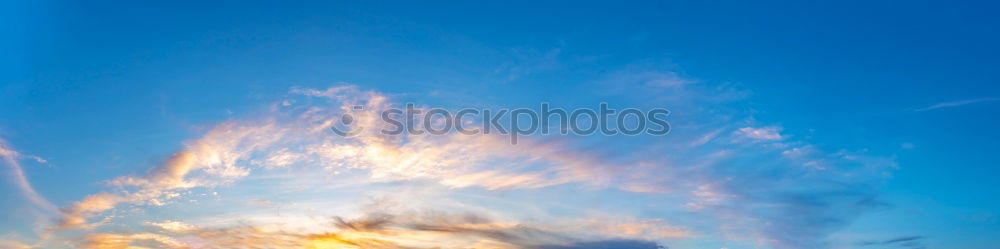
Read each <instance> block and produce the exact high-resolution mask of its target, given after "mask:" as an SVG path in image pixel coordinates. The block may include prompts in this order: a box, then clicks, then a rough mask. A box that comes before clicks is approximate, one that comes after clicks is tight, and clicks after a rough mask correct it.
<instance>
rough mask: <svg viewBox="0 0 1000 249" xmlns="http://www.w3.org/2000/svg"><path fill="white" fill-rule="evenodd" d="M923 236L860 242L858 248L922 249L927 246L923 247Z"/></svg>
mask: <svg viewBox="0 0 1000 249" xmlns="http://www.w3.org/2000/svg"><path fill="white" fill-rule="evenodd" d="M924 239H926V237H924V236H904V237H899V238H894V239H888V240H882V241H862V242H858V246H891V247H901V248H911V249H924V248H927V246H925V245H924V243H923V242H924Z"/></svg>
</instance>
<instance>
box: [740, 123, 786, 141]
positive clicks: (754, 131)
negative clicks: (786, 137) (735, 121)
mask: <svg viewBox="0 0 1000 249" xmlns="http://www.w3.org/2000/svg"><path fill="white" fill-rule="evenodd" d="M736 133H737V134H739V135H741V136H744V137H748V138H752V139H758V140H772V141H773V140H781V139H782V138H783V137H782V136H781V127H776V126H771V127H761V128H753V127H743V128H740V129H739V130H737V131H736Z"/></svg>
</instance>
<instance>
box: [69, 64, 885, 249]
mask: <svg viewBox="0 0 1000 249" xmlns="http://www.w3.org/2000/svg"><path fill="white" fill-rule="evenodd" d="M617 75H629V74H628V73H627V72H622V73H618V74H617ZM616 82H622V83H628V82H635V84H637V86H636V87H639V88H641V89H645V88H648V87H649V84H648V81H647V80H645V78H643V77H639V78H636V77H625V78H623V79H620V80H617V81H616ZM698 85H700V84H680V85H675V86H671V87H666V88H665V89H664V90H663V91H659V92H656V93H657V94H679V95H683V96H684V97H685V98H684V99H685V100H692V99H693V101H690V102H692V103H704V105H705V106H709V107H701V109H699V110H706V111H705V112H704V113H708V114H706V115H704V116H688V117H686V118H690V119H691V120H694V121H689V122H692V123H693V122H700V123H699V124H700V126H695V125H691V124H687V123H684V122H683V121H680V122H678V123H677V124H678V126H677V127H684V128H685V129H687V128H688V127H699V128H697V129H689V130H688V132H686V133H673V134H672V137H671V140H670V142H671V143H664V144H653V145H651V146H649V148H651V149H655V151H654V150H650V151H640V152H646V153H639V152H636V153H626V154H622V155H616V156H608V155H600V154H595V153H590V152H589V151H587V150H583V149H580V148H577V147H573V146H571V144H567V143H566V142H565V141H558V142H557V141H548V140H543V139H538V138H526V139H525V140H524V141H523V142H522V143H519V144H518V145H511V144H510V143H509V142H508V140H507V138H506V137H495V136H491V135H475V136H470V135H463V134H450V135H441V136H416V135H413V136H410V135H401V136H386V135H383V134H379V133H378V132H377V131H378V130H380V128H381V127H380V125H384V124H381V122H379V115H378V114H379V113H380V112H381V111H382V110H385V109H387V108H389V107H391V106H393V105H394V103H393V102H392V99H390V98H389V97H388V96H387V95H384V94H381V93H378V92H375V91H371V90H361V89H359V88H358V87H356V86H350V85H341V86H335V87H331V88H328V89H307V88H296V89H294V90H292V91H291V95H289V96H288V98H294V99H295V100H293V101H287V100H278V101H276V102H275V105H274V106H273V108H272V109H270V110H268V111H267V112H264V113H262V114H260V117H258V118H251V119H246V120H232V121H228V122H225V123H221V124H218V125H216V126H215V127H214V128H212V129H211V130H209V131H208V132H207V133H206V134H204V135H203V136H202V137H200V138H197V139H193V140H190V141H188V142H186V143H185V146H184V148H183V149H182V150H180V151H177V152H175V153H174V154H173V155H172V156H171V157H169V158H168V159H167V160H165V162H163V163H162V164H161V165H159V166H158V167H155V168H154V169H151V170H150V171H149V173H147V174H144V175H138V176H121V177H117V178H114V179H112V180H110V181H108V182H107V183H108V184H109V185H111V186H113V187H115V189H114V190H109V191H107V192H101V193H97V194H93V195H90V196H88V197H86V198H84V199H83V200H80V201H78V202H76V203H74V204H72V205H70V206H68V207H66V208H64V209H63V211H62V214H63V215H62V222H61V223H60V226H59V228H60V229H93V230H91V231H85V233H91V234H92V236H90V237H88V238H89V240H88V242H86V243H84V245H99V244H100V243H103V242H102V241H111V242H115V243H119V242H121V241H125V243H126V244H132V243H139V244H141V243H160V244H177V243H179V244H180V245H188V244H189V243H195V245H213V243H222V244H224V245H232V244H231V243H244V242H246V243H250V242H253V243H289V244H287V245H294V246H301V245H303V244H302V243H314V242H317V241H318V242H319V243H326V244H328V245H335V244H336V243H341V242H342V241H348V240H350V241H354V242H352V243H357V244H356V245H366V246H370V247H363V248H379V247H377V246H390V245H391V246H390V247H392V246H397V247H394V248H398V247H402V245H407V246H410V245H412V246H413V247H431V246H441V245H449V244H429V243H428V242H427V241H428V240H418V241H413V239H414V238H416V237H408V236H417V237H419V238H427V236H432V237H434V236H437V237H442V236H444V237H449V236H451V237H454V238H455V239H454V241H455V242H454V243H455V244H454V245H461V246H465V247H470V246H475V247H482V248H584V247H585V246H588V245H603V244H601V243H605V244H607V243H611V244H615V243H619V244H616V245H626V244H627V245H632V246H640V247H637V248H642V247H641V246H642V245H650V244H649V243H650V242H649V241H669V240H674V239H688V238H691V237H694V236H695V234H697V235H703V234H712V233H715V234H712V235H714V236H717V237H720V238H722V237H724V238H727V239H733V240H743V241H752V242H753V243H757V242H759V241H766V242H765V244H767V245H768V246H770V247H774V248H823V247H824V246H825V243H824V240H825V238H826V236H827V235H829V234H830V233H832V232H833V231H836V230H837V229H840V228H842V227H844V226H846V225H847V224H849V223H850V221H851V220H852V219H853V218H854V217H857V216H858V215H860V214H861V213H864V212H865V211H867V210H870V209H872V208H874V207H877V206H879V205H880V202H878V200H877V199H876V198H875V196H876V195H877V191H876V190H874V189H871V187H869V186H872V185H877V184H874V183H877V181H879V180H880V179H881V177H884V176H885V175H887V174H886V170H890V169H892V168H893V166H894V162H892V161H891V160H887V159H883V158H879V157H873V156H866V155H864V154H863V153H850V152H846V151H838V152H835V153H829V152H824V151H822V150H819V149H814V147H812V146H810V145H809V144H808V143H806V142H804V141H795V140H794V139H792V138H793V136H791V135H786V134H782V133H781V127H779V126H776V125H753V126H742V128H736V127H733V126H731V125H730V124H731V123H732V122H734V118H733V117H734V116H738V115H737V114H735V113H736V112H733V111H731V110H726V109H718V108H720V107H719V106H723V105H718V104H717V103H716V102H713V101H729V100H732V99H734V98H715V97H712V96H711V94H707V93H701V92H703V91H704V90H701V89H696V88H697V87H699V86H698ZM622 87H626V88H627V87H628V86H627V85H626V86H622ZM686 87H690V88H686ZM634 92H640V93H641V92H643V91H634ZM690 93H697V94H690ZM699 96H707V97H699ZM699 98H700V99H699ZM660 99H667V100H673V98H669V97H662V96H660ZM688 104H689V105H691V104H690V103H688ZM357 105H364V106H365V108H363V109H362V110H357V109H355V108H352V107H353V106H357ZM709 108H716V109H709ZM348 112H350V113H351V114H353V115H354V117H355V123H356V124H357V125H358V126H362V127H366V130H365V131H366V132H362V133H361V134H359V135H357V136H353V137H340V136H335V135H332V134H329V132H328V130H327V129H328V128H329V127H330V125H331V124H333V123H334V122H336V121H338V118H340V117H342V116H343V115H344V114H345V113H348ZM720 113H722V114H720ZM723 114H724V115H723ZM747 120H753V118H752V117H748V116H743V117H742V118H741V119H739V121H740V122H743V123H754V122H748V121H747ZM367 131H370V132H367ZM719 134H732V135H733V137H735V138H738V139H716V137H718V136H719ZM795 148H811V149H809V150H805V149H798V150H796V149H795ZM664 151H667V152H669V153H664ZM789 151H795V153H794V156H790V152H789ZM809 163H812V164H817V165H822V167H802V165H804V164H809ZM303 168H315V169H322V170H323V171H325V172H328V173H330V174H331V175H336V174H338V172H360V174H351V175H350V176H351V177H350V178H333V176H330V177H331V178H330V179H327V180H331V179H335V180H337V181H353V182H360V183H359V184H362V185H366V186H368V185H376V184H382V183H391V184H400V185H401V186H411V187H412V186H414V185H402V184H416V183H422V184H423V183H426V184H430V185H433V186H438V187H440V188H442V189H444V190H441V191H443V193H441V195H442V196H435V197H434V199H435V200H436V201H435V202H434V203H432V205H431V206H433V205H443V204H444V203H452V202H454V204H453V205H451V206H452V207H453V208H454V209H455V210H480V211H483V212H487V213H491V214H495V215H497V216H499V217H501V218H502V219H501V220H503V221H502V222H492V221H490V222H486V221H483V219H481V217H479V218H475V217H472V218H470V217H465V218H462V217H461V216H455V215H443V216H431V217H436V218H435V219H431V220H427V217H428V216H425V215H399V214H395V215H393V216H392V217H391V219H389V221H379V220H378V219H375V220H371V219H369V220H366V221H365V222H362V223H357V222H339V221H338V222H334V223H336V224H339V225H336V226H333V227H328V228H329V229H324V228H323V227H322V226H320V227H313V229H305V230H301V231H295V232H289V231H288V230H281V231H267V230H262V229H258V227H253V229H242V228H241V227H239V226H238V224H239V222H235V223H237V224H233V223H234V221H233V220H229V221H228V223H226V222H223V223H222V224H216V225H215V226H213V227H214V228H211V229H207V230H206V229H205V228H201V226H200V223H198V222H192V223H190V224H193V225H190V226H189V225H187V224H189V223H180V222H176V223H174V222H172V221H171V222H165V221H162V220H163V219H162V218H158V219H155V220H161V221H160V222H150V221H149V220H140V221H139V222H138V223H139V224H141V227H145V228H149V226H154V227H157V228H160V229H161V230H162V231H161V232H160V233H149V232H136V230H131V231H133V233H110V232H107V229H104V230H101V228H102V226H103V225H105V224H114V222H122V224H117V225H124V224H125V223H127V222H125V221H113V220H112V221H109V219H110V217H113V216H114V215H113V214H114V213H115V212H116V211H121V212H126V211H124V210H125V209H124V208H121V207H123V206H128V205H130V206H131V207H132V208H131V209H136V208H138V209H142V208H146V207H148V206H165V205H172V204H171V203H176V200H179V199H183V198H189V197H191V196H193V195H195V193H196V191H197V190H199V189H209V188H223V187H228V186H229V184H232V183H234V182H238V181H241V180H246V179H245V178H248V177H249V176H252V175H255V174H256V175H265V174H274V173H275V172H277V171H281V172H290V173H287V175H288V177H289V178H290V181H296V182H298V181H301V180H303V179H306V178H308V177H310V176H306V175H307V174H311V173H301V172H299V173H295V172H296V171H299V170H302V169H303ZM819 168H822V170H819ZM309 172H315V171H309ZM329 183H330V182H323V183H320V184H329ZM300 184H304V183H300ZM421 186H423V185H421ZM278 187H279V186H273V187H272V188H271V189H278ZM301 187H302V188H306V189H307V188H312V187H317V186H314V185H303V186H301ZM394 189H395V188H394ZM398 189H406V188H405V187H399V188H398ZM398 189H396V190H398ZM396 190H394V191H396ZM439 190H440V189H439ZM520 191H526V192H529V193H534V192H540V193H541V192H548V191H572V192H574V193H576V192H580V191H616V193H620V195H623V196H624V195H627V196H633V195H634V196H639V197H642V198H652V197H651V196H657V197H656V198H660V197H661V196H658V195H662V198H663V200H660V201H656V202H655V203H650V204H649V205H650V206H657V207H662V208H670V209H677V210H682V211H683V212H684V213H685V215H684V216H696V217H699V218H698V219H699V220H713V221H717V222H718V224H714V225H715V226H717V227H716V228H713V229H708V230H702V231H698V230H693V229H692V228H689V227H688V226H685V225H686V224H675V223H672V222H666V221H665V220H663V219H661V218H662V217H660V218H652V219H649V218H647V219H639V218H636V217H635V213H630V212H628V211H622V210H615V211H614V212H620V213H619V214H616V215H615V216H612V217H615V218H611V219H587V218H581V217H587V216H588V214H592V213H593V212H596V211H593V210H588V209H589V208H590V207H586V206H585V205H581V207H574V208H573V209H580V211H579V212H580V213H578V214H575V215H570V214H566V215H551V214H549V215H544V212H543V211H537V210H546V209H552V210H566V209H567V207H566V206H572V205H574V204H570V203H564V202H569V201H572V199H573V198H568V197H569V196H574V195H566V194H565V193H562V194H558V195H554V197H552V198H551V199H547V200H546V201H544V202H540V201H534V202H532V201H525V202H524V203H519V204H518V206H528V207H532V208H526V209H528V210H532V211H530V212H542V213H543V215H539V216H529V217H525V216H518V215H516V214H513V213H510V212H506V211H505V210H502V209H491V208H490V205H493V204H497V203H483V202H482V201H471V202H470V201H462V200H460V198H459V197H457V196H451V195H450V194H453V193H456V192H466V193H463V194H462V195H459V196H465V197H463V198H467V195H468V193H467V192H477V193H492V194H496V193H507V192H513V193H517V192H520ZM595 193H596V192H595ZM420 194H421V195H424V194H426V193H420ZM213 196H214V195H213ZM560 196H565V197H567V198H565V199H560V198H561V197H560ZM260 197H261V198H265V199H267V200H281V201H275V202H271V203H270V204H272V205H246V203H248V201H250V203H253V201H252V199H243V200H241V201H239V202H236V203H238V205H239V206H241V207H242V208H272V209H276V210H277V209H280V208H282V205H283V204H284V203H288V202H287V201H285V200H283V199H284V198H279V199H274V198H271V197H274V196H266V195H265V196H260ZM282 197H284V196H282ZM422 198H428V197H426V196H422ZM258 200H263V199H259V198H258ZM191 201H194V200H191ZM173 205H183V204H182V203H176V204H173ZM300 205H302V204H300ZM506 205H510V204H506ZM322 208H327V207H324V206H308V207H307V208H306V209H308V210H314V209H322ZM131 209H130V210H131ZM535 209H537V210H535ZM365 211H367V210H365ZM283 212H287V211H283ZM309 212H313V211H309ZM102 217H103V218H102ZM139 217H142V216H139ZM535 217H542V218H539V219H540V220H543V221H544V222H547V223H552V224H561V226H562V227H567V228H581V229H576V230H572V229H570V230H566V229H555V228H552V227H545V226H539V225H538V224H537V223H532V222H525V220H531V219H533V218H535ZM240 218H252V217H249V216H241V217H237V218H234V219H235V220H239V219H240ZM369 218H371V217H369ZM140 219H141V218H140ZM276 219H277V220H283V219H288V216H287V215H286V216H282V217H279V218H276ZM170 220H184V219H178V218H172V217H171V218H170ZM487 220H490V219H487ZM109 222H111V223H109ZM326 223H329V221H327V222H326ZM181 224H184V225H183V226H182V225H181ZM689 224H698V223H697V222H692V223H689ZM173 228H184V229H180V231H184V232H178V231H171V229H173ZM195 228H197V229H195ZM376 228H377V229H376ZM136 229H138V228H136ZM526 230H531V231H546V233H545V234H547V233H554V234H559V236H541V235H538V234H536V233H528V234H525V233H524V231H526ZM195 231H197V232H195ZM716 231H718V232H716ZM118 232H121V230H118ZM171 233H178V234H171ZM720 233H721V234H720ZM588 235H589V236H588ZM160 236H166V237H160ZM178 236H180V237H178ZM498 236H499V237H498ZM437 237H435V238H437ZM449 238H450V237H449ZM460 238H466V239H465V240H462V239H460ZM468 238H476V239H475V240H470V239H468ZM525 238H527V239H525ZM566 238H591V240H580V239H576V240H572V239H569V240H567V239H566ZM242 240H248V241H242ZM521 240H524V241H530V243H527V242H525V243H520V242H518V243H512V242H510V241H521ZM550 240H551V241H550ZM192 241H195V242H192ZM419 241H423V244H421V243H417V242H419ZM431 241H440V240H431ZM449 241H451V240H449ZM622 241H624V242H622ZM404 242H405V243H404ZM543 242H544V243H543ZM626 242H627V243H626ZM633 242H634V243H633ZM197 243H202V244H197ZM227 243H228V244H227ZM477 243H486V244H477ZM588 243H597V244H588ZM620 243H625V244H620ZM629 243H631V244H629ZM275 245H276V246H281V245H286V244H275ZM574 246H575V247H574ZM194 247H198V246H194Z"/></svg>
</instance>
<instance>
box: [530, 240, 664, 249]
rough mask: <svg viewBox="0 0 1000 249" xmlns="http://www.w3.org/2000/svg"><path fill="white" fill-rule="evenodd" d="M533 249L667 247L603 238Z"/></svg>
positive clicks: (650, 243) (634, 248) (646, 242)
mask: <svg viewBox="0 0 1000 249" xmlns="http://www.w3.org/2000/svg"><path fill="white" fill-rule="evenodd" d="M534 249H667V247H665V246H661V245H658V244H656V243H655V242H650V241H641V240H604V241H591V242H579V243H574V244H571V245H551V246H540V247H537V248H534Z"/></svg>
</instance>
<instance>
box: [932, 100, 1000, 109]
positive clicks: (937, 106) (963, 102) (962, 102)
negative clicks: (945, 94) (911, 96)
mask: <svg viewBox="0 0 1000 249" xmlns="http://www.w3.org/2000/svg"><path fill="white" fill-rule="evenodd" d="M997 100H1000V98H979V99H966V100H958V101H950V102H942V103H937V104H933V105H930V106H927V107H924V108H917V109H915V110H913V111H915V112H922V111H930V110H934V109H941V108H949V107H957V106H963V105H969V104H975V103H983V102H993V101H997Z"/></svg>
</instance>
